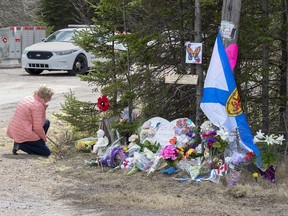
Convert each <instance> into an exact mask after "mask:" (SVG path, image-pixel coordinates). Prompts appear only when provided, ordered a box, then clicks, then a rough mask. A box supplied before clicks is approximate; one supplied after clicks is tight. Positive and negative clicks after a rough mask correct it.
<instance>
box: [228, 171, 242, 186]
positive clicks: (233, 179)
mask: <svg viewBox="0 0 288 216" xmlns="http://www.w3.org/2000/svg"><path fill="white" fill-rule="evenodd" d="M225 177H226V182H227V186H229V187H234V186H237V185H238V183H239V181H240V178H241V170H235V169H231V168H229V171H228V173H227V174H226V175H225Z"/></svg>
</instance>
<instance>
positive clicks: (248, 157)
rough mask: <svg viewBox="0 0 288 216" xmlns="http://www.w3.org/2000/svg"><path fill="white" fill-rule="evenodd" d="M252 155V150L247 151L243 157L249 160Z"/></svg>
mask: <svg viewBox="0 0 288 216" xmlns="http://www.w3.org/2000/svg"><path fill="white" fill-rule="evenodd" d="M254 156H255V154H254V152H247V153H246V155H245V159H246V160H247V161H250V160H251V157H252V158H253V157H254Z"/></svg>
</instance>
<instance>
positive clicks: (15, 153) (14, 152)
mask: <svg viewBox="0 0 288 216" xmlns="http://www.w3.org/2000/svg"><path fill="white" fill-rule="evenodd" d="M18 150H19V144H18V143H14V145H13V149H12V154H13V155H18V154H17V151H18Z"/></svg>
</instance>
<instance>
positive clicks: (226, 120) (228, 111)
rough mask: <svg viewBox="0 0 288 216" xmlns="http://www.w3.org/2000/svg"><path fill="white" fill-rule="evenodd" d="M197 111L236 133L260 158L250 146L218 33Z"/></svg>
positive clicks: (234, 86)
mask: <svg viewBox="0 0 288 216" xmlns="http://www.w3.org/2000/svg"><path fill="white" fill-rule="evenodd" d="M200 107H201V109H202V110H203V112H204V113H205V115H206V116H207V117H208V119H209V120H210V121H211V122H212V123H213V124H214V125H216V126H218V127H220V128H224V129H225V130H228V131H236V130H237V131H238V134H239V138H240V140H241V141H242V142H240V143H241V145H242V147H244V148H245V149H246V150H247V151H253V152H254V153H255V154H256V155H258V156H259V155H260V151H259V149H258V148H257V146H256V145H255V144H254V143H253V136H252V133H251V130H250V128H249V126H248V123H247V120H246V117H245V115H244V113H243V110H242V107H241V103H240V97H239V94H238V90H237V87H236V83H235V79H234V75H233V72H232V69H231V66H230V63H229V60H228V57H227V54H226V52H225V48H224V45H223V42H222V39H221V35H220V31H219V32H218V35H217V39H216V41H215V44H214V49H213V53H212V57H211V61H210V65H209V68H208V71H207V75H206V79H205V83H204V89H203V97H202V100H201V105H200Z"/></svg>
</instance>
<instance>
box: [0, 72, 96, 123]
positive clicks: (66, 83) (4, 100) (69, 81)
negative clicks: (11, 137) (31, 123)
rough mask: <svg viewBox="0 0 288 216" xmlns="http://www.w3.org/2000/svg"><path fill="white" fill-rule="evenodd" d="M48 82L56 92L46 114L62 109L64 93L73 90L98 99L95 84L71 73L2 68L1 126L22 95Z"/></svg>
mask: <svg viewBox="0 0 288 216" xmlns="http://www.w3.org/2000/svg"><path fill="white" fill-rule="evenodd" d="M42 84H47V85H48V86H50V87H52V88H53V89H54V91H55V95H54V96H53V98H52V100H51V101H50V102H49V107H48V110H47V115H48V116H49V115H50V114H52V113H53V112H59V111H60V110H61V103H63V102H64V100H65V98H64V93H67V92H69V91H70V90H71V91H72V92H74V93H75V96H76V97H77V99H79V100H83V101H91V102H96V101H97V98H98V97H99V93H98V92H95V91H93V88H94V89H95V88H96V86H92V87H91V86H88V83H87V82H83V81H81V80H80V79H79V78H78V77H74V76H69V75H68V73H67V72H61V71H57V72H49V71H47V72H43V73H42V74H40V75H39V76H31V75H29V74H28V73H26V72H25V71H24V69H22V68H13V69H0V128H1V127H6V126H7V124H8V122H9V120H10V119H11V117H12V114H13V112H14V110H15V108H16V105H17V103H18V102H19V100H21V99H22V98H23V97H25V96H27V95H31V94H33V92H34V90H35V89H37V88H38V87H39V86H40V85H42Z"/></svg>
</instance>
